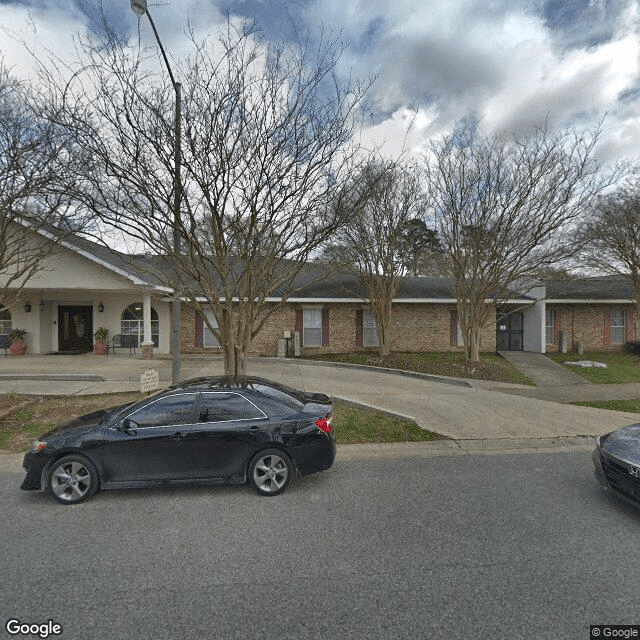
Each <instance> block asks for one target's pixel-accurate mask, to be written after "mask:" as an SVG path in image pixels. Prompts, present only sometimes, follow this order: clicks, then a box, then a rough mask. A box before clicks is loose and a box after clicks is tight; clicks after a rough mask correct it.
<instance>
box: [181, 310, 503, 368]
mask: <svg viewBox="0 0 640 640" xmlns="http://www.w3.org/2000/svg"><path fill="white" fill-rule="evenodd" d="M327 306H328V309H329V332H330V336H329V344H328V345H323V346H322V347H303V349H302V353H303V354H305V355H306V354H312V353H322V352H325V353H341V352H346V351H356V350H358V349H362V348H363V347H357V346H356V312H357V311H358V310H359V309H362V304H358V303H345V304H330V305H327ZM296 309H298V310H302V305H298V304H290V305H286V306H285V307H283V308H280V309H278V310H276V311H275V312H274V313H273V315H272V316H271V317H270V318H269V319H268V320H267V321H266V323H265V325H264V327H263V329H262V330H261V332H260V333H259V334H258V336H257V337H256V338H255V340H254V341H253V343H252V345H251V349H250V354H251V355H265V356H275V355H276V354H277V350H278V340H279V339H281V338H282V337H283V333H284V332H285V331H294V330H295V316H296ZM451 311H455V305H450V304H442V305H437V304H424V305H421V304H396V305H394V306H393V313H392V317H391V327H390V334H391V349H392V350H394V351H458V350H460V349H461V348H459V347H456V346H451V344H450V342H451V340H450V331H451ZM195 327H196V323H195V315H194V311H193V309H190V308H187V307H184V306H183V308H182V313H181V332H180V344H181V350H182V353H215V352H217V351H219V350H218V349H212V348H204V347H196V335H195V333H196V329H195ZM482 349H483V350H486V351H492V350H494V349H495V326H489V327H487V328H486V329H485V330H484V331H483V334H482Z"/></svg>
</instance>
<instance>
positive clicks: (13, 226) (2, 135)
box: [0, 62, 73, 309]
mask: <svg viewBox="0 0 640 640" xmlns="http://www.w3.org/2000/svg"><path fill="white" fill-rule="evenodd" d="M70 152H71V145H70V143H69V140H68V139H67V138H66V137H65V136H64V133H63V132H62V131H61V130H59V129H57V128H56V127H55V126H53V125H51V124H50V123H48V122H46V121H45V120H43V119H42V118H40V117H39V116H38V114H37V109H35V108H34V104H33V97H32V95H31V92H30V90H29V87H28V86H27V85H26V84H24V83H21V82H20V81H19V80H18V79H17V78H15V77H14V76H13V75H12V74H11V73H10V72H9V70H8V69H7V68H6V67H5V66H4V65H3V64H2V62H0V309H2V308H6V307H8V306H10V305H11V304H15V302H16V301H17V300H18V298H19V294H20V292H21V291H22V289H23V288H24V287H25V285H26V284H27V283H28V281H29V279H30V278H32V277H33V276H34V275H35V274H36V273H38V272H39V271H41V270H42V269H44V268H45V266H46V258H47V257H48V256H49V255H51V253H52V252H53V251H55V248H56V246H55V243H52V242H50V241H48V240H47V239H46V238H45V237H44V236H43V235H41V233H40V231H42V230H43V228H47V229H48V228H53V229H55V230H57V233H58V234H59V233H60V232H62V231H64V230H65V229H68V228H69V227H70V226H73V222H72V219H71V217H70V212H69V208H68V202H67V201H66V199H65V198H64V197H61V196H60V195H56V193H57V189H56V184H57V182H58V179H59V178H60V176H62V175H65V176H66V178H67V179H69V177H70V175H71V174H72V171H71V165H72V163H73V159H72V157H71V153H70Z"/></svg>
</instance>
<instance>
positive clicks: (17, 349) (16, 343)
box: [9, 329, 27, 356]
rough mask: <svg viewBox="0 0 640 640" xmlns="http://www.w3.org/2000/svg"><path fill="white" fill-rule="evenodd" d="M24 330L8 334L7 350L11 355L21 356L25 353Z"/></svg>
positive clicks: (25, 333) (16, 330)
mask: <svg viewBox="0 0 640 640" xmlns="http://www.w3.org/2000/svg"><path fill="white" fill-rule="evenodd" d="M26 335H27V331H26V329H12V330H11V333H10V334H9V350H10V351H11V355H14V356H23V355H24V354H25V353H26V352H27V340H26Z"/></svg>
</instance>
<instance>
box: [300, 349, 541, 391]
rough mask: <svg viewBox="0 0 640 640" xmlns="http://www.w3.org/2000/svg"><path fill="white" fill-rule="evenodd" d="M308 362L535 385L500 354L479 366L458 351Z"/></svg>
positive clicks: (337, 356) (328, 356)
mask: <svg viewBox="0 0 640 640" xmlns="http://www.w3.org/2000/svg"><path fill="white" fill-rule="evenodd" d="M305 358H307V359H309V360H319V361H324V362H344V363H349V364H362V365H368V366H370V367H385V368H388V369H400V370H402V371H416V372H418V373H427V374H431V375H438V376H448V377H453V378H472V379H476V380H492V381H495V382H511V383H517V384H533V383H532V382H531V380H529V378H527V377H526V376H525V375H524V374H523V373H521V372H520V371H518V370H517V369H516V368H515V367H514V366H513V365H511V364H510V363H509V362H507V361H506V360H505V359H504V358H502V357H501V356H499V355H498V354H497V353H481V354H480V365H479V366H478V365H475V366H470V365H469V363H467V362H466V361H465V359H464V354H463V353H461V352H459V351H447V352H435V351H434V352H405V351H392V352H391V353H390V354H389V355H387V356H381V355H380V354H379V353H378V352H377V351H357V352H353V353H323V354H317V355H307V356H305Z"/></svg>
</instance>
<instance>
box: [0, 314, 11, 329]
mask: <svg viewBox="0 0 640 640" xmlns="http://www.w3.org/2000/svg"><path fill="white" fill-rule="evenodd" d="M0 333H6V334H10V333H11V314H10V313H9V309H2V310H0Z"/></svg>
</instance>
